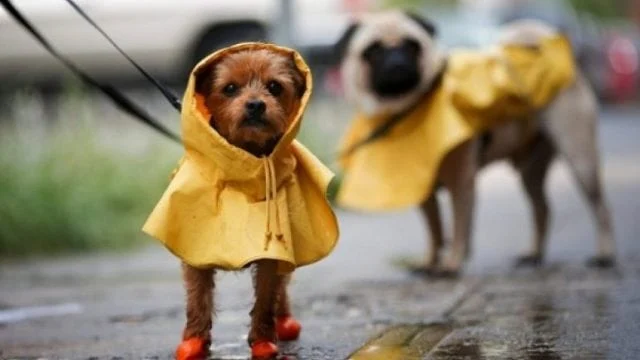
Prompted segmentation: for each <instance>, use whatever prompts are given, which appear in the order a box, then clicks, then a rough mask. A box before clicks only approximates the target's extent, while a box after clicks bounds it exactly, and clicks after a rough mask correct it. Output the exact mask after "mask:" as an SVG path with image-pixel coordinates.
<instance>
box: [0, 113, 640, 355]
mask: <svg viewBox="0 0 640 360" xmlns="http://www.w3.org/2000/svg"><path fill="white" fill-rule="evenodd" d="M638 115H640V112H639V111H637V110H634V109H615V110H606V111H604V112H603V121H602V122H601V131H600V139H601V145H602V149H603V154H602V155H603V162H604V169H603V174H604V179H605V185H606V193H607V196H608V199H609V203H610V207H611V208H612V211H613V214H614V226H615V232H616V239H617V242H618V254H619V256H620V258H621V259H622V262H623V263H624V262H634V261H635V262H637V261H636V260H637V259H638V258H639V256H638V255H640V242H639V241H638V239H637V234H638V233H640V222H639V221H638V220H639V219H640V217H639V215H640V118H639V116H638ZM548 187H549V190H550V194H551V199H552V201H551V203H552V205H551V206H552V216H553V221H552V228H551V238H550V242H549V244H550V246H549V248H548V257H547V264H546V266H545V269H544V270H541V271H542V272H541V273H539V274H537V275H535V274H534V275H533V276H535V277H536V280H535V281H538V282H540V284H542V285H540V286H541V288H542V289H548V288H546V287H544V284H546V282H545V281H555V280H553V279H556V278H564V275H563V274H565V273H566V272H568V273H571V272H572V271H573V273H576V272H577V273H580V274H582V271H586V270H583V268H584V267H583V265H582V264H583V262H584V260H586V259H587V257H588V256H590V255H592V254H593V253H594V251H595V236H594V228H593V223H592V220H591V215H590V214H589V213H588V212H587V209H586V207H585V205H584V202H583V200H582V198H581V195H580V194H579V193H578V191H577V188H576V187H575V186H574V183H573V179H572V178H571V176H570V175H569V174H568V172H567V171H566V169H565V168H564V166H563V164H562V162H558V163H556V164H555V165H554V167H553V168H552V172H551V176H550V178H549V183H548ZM528 210H529V209H528V204H527V202H526V201H525V198H524V196H523V194H522V191H521V189H520V184H519V183H518V180H517V178H516V177H515V174H514V173H513V172H512V171H511V169H510V168H509V167H508V166H506V165H504V164H496V165H494V166H491V167H490V168H488V169H486V170H485V171H484V173H483V174H482V177H481V179H480V182H479V199H478V209H477V213H476V224H475V228H474V230H475V231H474V236H473V242H472V243H473V245H472V250H473V254H472V259H471V261H470V262H469V263H468V265H467V267H466V271H465V275H464V276H463V277H462V279H460V280H456V281H427V282H425V281H422V280H421V281H419V282H416V281H415V280H414V279H411V278H410V277H409V276H408V275H407V274H406V273H405V272H404V271H403V270H402V269H401V268H399V267H397V266H396V265H394V263H395V260H396V259H397V258H401V257H407V256H408V257H415V258H419V257H420V256H422V253H423V251H424V242H425V239H426V229H425V227H424V225H423V224H422V223H421V220H420V217H419V215H418V213H417V212H416V211H415V210H409V211H403V212H397V213H388V214H378V215H359V214H352V213H345V212H339V220H340V223H341V231H342V235H341V239H340V243H339V245H338V247H337V248H336V250H335V252H334V253H333V254H332V255H331V256H330V257H329V258H327V259H326V260H324V261H322V262H320V263H318V264H315V265H313V266H309V267H307V268H302V269H299V271H297V272H296V275H295V281H294V283H293V289H292V296H293V299H294V300H293V301H294V307H295V310H296V313H297V314H298V315H299V316H300V317H301V318H302V320H303V321H304V325H305V331H304V333H303V337H302V338H301V340H300V341H299V342H298V343H294V344H291V345H287V346H285V347H284V348H283V349H284V352H285V353H286V354H291V356H290V357H289V358H290V359H342V358H345V357H346V356H347V355H349V354H351V353H352V352H353V351H355V350H356V349H357V348H358V347H360V346H361V345H362V344H363V343H364V342H365V341H366V340H367V339H369V338H370V337H371V336H373V335H375V334H378V333H379V331H381V330H383V329H385V328H386V327H387V326H389V325H392V324H396V323H411V322H415V321H419V322H429V321H432V320H433V321H437V320H438V319H440V318H442V317H443V315H447V314H449V315H450V314H452V313H456V311H457V310H458V307H459V306H460V304H461V302H460V301H461V300H464V299H466V298H471V299H473V291H474V289H475V290H476V291H477V286H478V283H479V282H483V281H486V279H493V280H491V281H493V282H492V284H493V285H491V286H493V287H491V286H490V287H489V289H493V290H486V289H484V290H481V291H480V293H481V294H484V293H491V291H493V293H492V294H495V293H500V291H499V290H495V288H496V287H497V288H498V289H503V288H504V287H507V288H510V289H511V288H514V287H516V286H517V285H518V283H519V281H529V280H527V278H526V277H525V278H518V277H516V278H515V280H514V278H503V277H504V276H507V275H509V276H510V275H511V274H512V273H513V270H512V267H511V265H512V262H513V259H514V258H515V257H516V256H517V255H518V254H519V253H520V252H521V251H524V250H525V249H527V248H528V246H529V243H528V241H529V238H530V233H531V221H530V215H529V211H528ZM447 213H448V212H447V211H445V214H447ZM150 243H151V242H150ZM567 269H568V270H567ZM571 269H574V270H571ZM575 269H578V270H575ZM581 269H582V270H581ZM631 271H632V272H633V273H634V274H640V271H638V270H637V267H636V268H633V269H632V270H631ZM549 273H550V275H549ZM540 274H542V275H540ZM545 274H546V275H545ZM589 274H591V273H589ZM578 277H579V276H578ZM220 278H221V279H220V283H219V285H218V287H217V289H218V293H217V299H218V310H219V312H218V318H217V322H216V325H215V329H214V341H215V348H214V350H215V352H214V353H215V354H216V356H217V358H221V359H243V358H246V356H247V352H246V345H245V340H244V339H245V337H244V336H245V333H246V326H247V324H248V315H247V314H248V311H249V308H250V305H251V302H252V296H251V293H250V280H249V277H248V274H246V273H242V274H224V275H222V276H220ZM570 278H571V277H570ZM583 278H587V280H588V281H587V280H585V282H582V283H580V284H581V286H584V287H586V288H590V289H593V288H598V289H610V287H604V285H602V284H603V281H604V280H602V279H600V278H599V277H598V276H597V275H585V276H584V277H581V279H583ZM523 279H524V280H523ZM548 279H551V280H548ZM583 280H584V279H583ZM535 281H534V280H531V283H536V282H535ZM612 281H613V280H612ZM616 281H617V280H616ZM635 283H636V282H634V284H635ZM612 284H613V285H611V286H618V285H619V284H618V283H617V282H615V281H614V282H613V283H612ZM636 285H637V284H636ZM500 286H503V288H501V287H500ZM556 286H564V285H556ZM607 286H609V285H607ZM551 289H555V288H554V287H551ZM563 289H564V288H563ZM625 289H627V288H625ZM635 289H638V287H637V286H636V287H635ZM541 291H542V290H541ZM602 291H609V290H602ZM639 293H640V290H633V289H627V290H626V292H623V293H622V295H620V296H621V298H624V299H636V300H634V301H635V303H639V302H638V301H637V299H638V298H640V296H639V295H638V294H639ZM469 294H471V295H469ZM554 294H556V295H555V296H561V297H562V296H564V295H562V294H563V293H554ZM570 295H572V296H573V295H575V294H573V293H571V294H570ZM487 296H488V295H487ZM491 296H494V295H491ZM482 299H484V298H482ZM485 300H486V299H485ZM474 304H475V305H474ZM575 304H578V305H579V304H581V303H580V296H577V300H576V302H575ZM51 305H62V306H61V307H59V308H56V310H57V311H58V312H59V314H58V315H53V316H35V318H33V319H27V320H20V319H19V316H20V312H19V311H17V310H20V309H23V310H25V309H24V308H25V307H32V306H51ZM534 305H535V304H534ZM543 305H544V304H543ZM473 306H477V304H476V303H473V301H472V302H471V303H470V304H468V303H465V305H464V306H462V310H461V311H462V313H461V314H462V315H461V318H462V319H464V318H465V314H467V315H468V314H469V311H471V310H468V309H469V308H473ZM497 306H500V304H498V305H497ZM502 306H505V305H504V304H503V305H502ZM566 306H568V307H569V308H570V307H571V304H569V305H566ZM638 306H640V305H637V306H636V307H638ZM543 307H544V306H543ZM46 309H48V311H51V308H45V313H46V311H47V310H46ZM182 309H183V293H182V288H181V283H180V278H179V267H178V262H177V261H176V260H175V259H174V258H172V257H171V256H170V255H169V254H168V253H167V252H166V251H165V250H164V249H162V248H160V247H159V246H156V245H155V244H153V243H151V245H150V246H149V247H148V248H145V249H143V250H141V251H139V252H135V253H128V254H105V255H95V256H83V257H67V258H62V259H54V260H46V261H45V260H37V261H27V262H20V263H17V262H16V263H5V264H2V265H0V358H37V357H44V358H83V359H88V358H107V359H110V358H141V357H146V358H170V357H171V353H172V351H173V349H174V347H175V345H176V344H177V342H178V340H179V336H180V331H181V326H182V322H183V314H182V311H183V310H182ZM465 309H467V310H468V311H467V312H465ZM26 310H28V311H32V310H33V309H32V308H31V309H26ZM485 310H486V309H485ZM28 311H27V316H28V315H29V314H28ZM16 313H18V315H16ZM471 313H474V312H473V311H471ZM475 313H476V314H477V311H476V312H475ZM638 313H639V312H638V311H635V312H630V314H638ZM22 315H24V312H23V313H22ZM31 315H33V313H31ZM36 315H37V314H36ZM3 316H4V317H5V318H4V320H3ZM11 316H13V318H11ZM16 316H18V317H16ZM636 319H637V318H636ZM476 320H477V319H476ZM638 320H640V319H638ZM492 321H493V320H492ZM628 321H631V319H629V320H628ZM446 326H450V325H446ZM513 326H514V327H517V325H513ZM622 329H627V328H625V327H623V328H622ZM629 329H632V330H635V331H636V332H635V333H634V332H632V333H631V336H638V335H640V329H637V328H633V327H630V328H629ZM416 331H417V330H416ZM420 331H421V330H420ZM458 336H460V335H458ZM627 336H629V334H627ZM578 341H579V339H578V340H574V342H573V345H572V346H578V344H579V342H578ZM602 341H604V343H603V345H602V346H607V347H608V348H610V347H611V346H613V345H611V344H609V343H608V342H611V343H612V344H613V343H615V344H618V345H619V346H618V349H619V352H618V353H617V354H618V355H619V356H609V357H607V356H604V357H594V358H621V359H622V358H625V357H624V356H622V355H620V354H628V353H630V352H629V351H630V350H629V348H628V346H631V345H629V344H632V343H634V342H633V341H629V342H620V341H618V342H615V341H613V340H611V339H609V338H607V339H605V340H602ZM598 344H599V343H595V345H594V343H592V344H591V345H592V346H600V345H598ZM620 344H621V345H620ZM625 346H627V348H625ZM456 349H457V348H455V347H452V348H449V351H450V353H447V352H441V353H439V354H440V356H439V357H437V358H442V359H458V358H460V359H462V358H470V359H471V358H475V357H473V356H471V357H465V356H466V355H464V351H468V350H469V349H468V348H464V347H463V348H461V349H458V350H456ZM498 350H499V349H498ZM493 351H497V350H495V349H494V350H493ZM456 354H457V355H456ZM461 354H462V355H461ZM615 354H616V353H615V352H614V355H615ZM378 358H380V359H383V358H384V357H378ZM400 358H402V357H400ZM416 358H418V357H416ZM489 358H492V357H489ZM493 358H504V357H502V356H496V357H493ZM531 358H534V357H531ZM546 358H554V357H538V359H546ZM556 358H557V357H556ZM559 358H570V357H563V356H560V357H559ZM576 358H580V357H576ZM369 359H377V358H376V357H369Z"/></svg>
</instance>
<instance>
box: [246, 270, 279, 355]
mask: <svg viewBox="0 0 640 360" xmlns="http://www.w3.org/2000/svg"><path fill="white" fill-rule="evenodd" d="M253 280H254V290H255V297H256V300H255V304H254V305H253V309H252V310H251V330H250V331H249V338H248V339H247V340H248V341H249V346H251V353H252V356H253V357H254V358H271V357H273V356H275V355H277V353H278V347H277V346H276V341H277V336H276V331H275V315H276V314H275V308H276V301H277V300H278V291H279V289H280V288H281V285H282V284H281V283H282V282H283V281H284V277H283V276H280V275H278V262H277V261H276V260H259V261H256V263H255V268H254V277H253Z"/></svg>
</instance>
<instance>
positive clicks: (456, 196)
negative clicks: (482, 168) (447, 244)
mask: <svg viewBox="0 0 640 360" xmlns="http://www.w3.org/2000/svg"><path fill="white" fill-rule="evenodd" d="M478 150H479V142H478V141H477V139H474V140H471V141H469V142H466V143H464V144H462V145H460V146H459V147H458V148H456V149H455V150H454V151H452V152H451V154H449V155H448V156H447V158H446V159H445V161H444V162H443V165H442V170H441V174H442V175H441V178H442V181H443V184H444V185H445V187H446V188H447V189H448V190H449V192H450V194H451V201H452V207H453V240H452V243H451V249H450V251H449V252H448V254H447V257H446V258H445V260H444V262H443V264H442V265H441V266H440V272H441V275H443V276H456V275H457V274H458V272H459V271H460V268H461V266H462V264H463V262H464V260H465V259H466V258H467V257H468V256H469V255H470V247H469V241H470V237H471V227H472V223H473V210H474V205H475V177H476V174H477V170H478V160H479V158H478Z"/></svg>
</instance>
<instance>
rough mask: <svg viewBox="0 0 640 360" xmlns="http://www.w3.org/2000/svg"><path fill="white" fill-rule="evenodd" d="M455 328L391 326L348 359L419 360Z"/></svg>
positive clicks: (448, 325)
mask: <svg viewBox="0 0 640 360" xmlns="http://www.w3.org/2000/svg"><path fill="white" fill-rule="evenodd" d="M452 330H453V328H452V326H451V325H450V324H429V325H425V324H416V325H398V326H394V327H391V328H389V329H387V330H386V331H384V332H383V333H382V334H380V335H379V336H378V337H376V338H374V339H371V340H370V341H369V342H367V343H366V344H365V345H364V346H362V347H361V348H360V349H359V350H357V351H356V352H355V353H353V354H351V356H349V357H348V360H414V359H415V360H418V359H423V358H424V356H425V355H426V354H427V353H428V352H429V351H430V350H431V349H432V348H434V347H435V346H436V345H437V344H438V343H439V342H440V341H441V340H442V339H443V338H444V337H445V336H447V335H448V334H449V333H451V331H452Z"/></svg>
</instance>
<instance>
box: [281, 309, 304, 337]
mask: <svg viewBox="0 0 640 360" xmlns="http://www.w3.org/2000/svg"><path fill="white" fill-rule="evenodd" d="M301 329H302V325H300V323H299V322H298V321H297V320H296V319H294V318H293V316H291V315H286V316H280V317H277V318H276V333H277V334H278V340H282V341H291V340H296V339H297V338H298V336H300V330H301Z"/></svg>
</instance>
